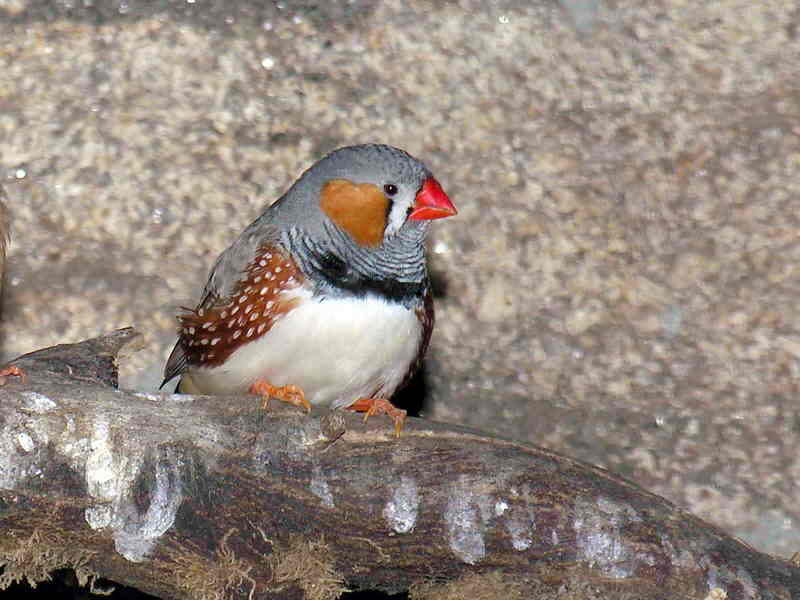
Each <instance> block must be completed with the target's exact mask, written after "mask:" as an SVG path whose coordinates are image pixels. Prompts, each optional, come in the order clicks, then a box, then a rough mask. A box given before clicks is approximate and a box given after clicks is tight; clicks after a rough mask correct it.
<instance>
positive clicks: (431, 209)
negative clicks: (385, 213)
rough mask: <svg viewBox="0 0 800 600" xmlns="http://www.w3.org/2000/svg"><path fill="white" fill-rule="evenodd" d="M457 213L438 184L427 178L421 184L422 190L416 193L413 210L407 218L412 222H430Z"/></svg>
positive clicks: (431, 178)
mask: <svg viewBox="0 0 800 600" xmlns="http://www.w3.org/2000/svg"><path fill="white" fill-rule="evenodd" d="M457 212H458V211H457V210H456V207H455V206H453V203H452V202H450V198H448V197H447V194H445V193H444V190H443V189H442V186H441V185H439V182H438V181H436V180H435V179H434V178H433V177H428V178H427V179H426V180H425V183H423V184H422V189H421V190H420V191H419V192H417V201H416V202H414V210H412V211H411V214H410V215H408V218H409V219H412V220H414V221H430V220H432V219H443V218H444V217H452V216H453V215H454V214H456V213H457Z"/></svg>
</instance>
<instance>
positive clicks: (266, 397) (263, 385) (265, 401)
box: [250, 379, 311, 413]
mask: <svg viewBox="0 0 800 600" xmlns="http://www.w3.org/2000/svg"><path fill="white" fill-rule="evenodd" d="M250 393H251V394H256V395H257V396H261V408H263V409H264V410H267V407H269V401H270V398H277V399H278V400H280V401H281V402H286V403H288V404H291V405H292V406H299V407H300V408H302V409H303V410H305V411H306V412H307V413H308V412H311V404H309V402H308V400H306V395H305V394H304V393H303V390H301V389H300V388H299V387H297V386H296V385H284V386H282V387H275V386H274V385H272V384H271V383H270V382H268V381H264V380H263V379H259V380H258V381H256V382H255V383H254V384H253V385H251V386H250Z"/></svg>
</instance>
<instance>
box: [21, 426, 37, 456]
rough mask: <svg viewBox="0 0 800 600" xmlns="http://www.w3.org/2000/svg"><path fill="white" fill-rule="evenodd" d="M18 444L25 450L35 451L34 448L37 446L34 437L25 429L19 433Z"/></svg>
mask: <svg viewBox="0 0 800 600" xmlns="http://www.w3.org/2000/svg"><path fill="white" fill-rule="evenodd" d="M17 444H19V447H20V448H22V450H23V451H24V452H33V449H34V448H36V443H35V442H34V441H33V438H32V437H31V436H30V435H28V434H27V433H25V432H24V431H23V432H21V433H18V434H17Z"/></svg>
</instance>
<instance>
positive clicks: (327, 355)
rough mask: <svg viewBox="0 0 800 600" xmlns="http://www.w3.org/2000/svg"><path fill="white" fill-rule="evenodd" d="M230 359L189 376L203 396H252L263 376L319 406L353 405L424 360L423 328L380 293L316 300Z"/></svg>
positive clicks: (306, 295) (307, 300)
mask: <svg viewBox="0 0 800 600" xmlns="http://www.w3.org/2000/svg"><path fill="white" fill-rule="evenodd" d="M290 294H291V295H293V296H299V297H300V298H301V299H302V300H303V302H302V303H301V304H300V306H299V307H297V308H296V309H294V310H292V311H291V312H289V313H288V314H286V315H285V316H283V317H281V318H280V319H279V320H278V321H277V322H276V323H275V324H274V325H273V326H272V328H271V329H270V330H269V331H268V332H267V333H266V334H265V335H263V336H262V337H260V338H259V339H257V340H255V341H253V342H250V343H249V344H245V345H244V346H241V347H240V348H238V349H237V350H236V351H235V352H234V353H233V354H232V355H231V356H230V357H229V358H228V360H227V361H225V363H224V364H223V365H221V366H218V367H213V368H211V369H199V370H197V371H192V372H190V373H187V374H185V375H184V378H186V379H188V380H189V381H186V383H187V384H188V385H187V386H186V387H187V391H188V390H189V389H195V390H196V391H197V392H198V393H206V394H222V393H229V394H230V393H245V392H247V391H248V388H249V387H250V386H251V385H252V384H253V382H255V381H256V380H257V379H265V380H266V381H268V382H269V383H271V384H272V385H275V386H282V385H288V384H293V385H297V386H300V387H301V388H302V389H303V391H304V392H305V395H306V398H307V399H308V400H309V402H311V403H312V404H322V405H332V406H333V407H334V408H339V407H342V406H347V405H348V404H350V403H352V402H353V401H355V400H356V399H358V398H360V397H365V396H370V395H372V394H374V393H375V392H376V391H377V392H378V393H379V394H380V395H383V396H386V397H388V396H391V394H392V393H393V392H394V391H395V389H396V388H397V386H399V385H400V383H401V382H402V380H403V378H404V377H405V374H406V372H407V371H408V368H409V366H410V365H411V362H412V361H413V360H414V359H415V358H416V356H417V351H418V349H419V343H420V338H421V336H422V326H421V324H420V322H419V319H418V318H417V316H416V314H415V313H414V311H413V310H409V309H407V308H405V307H403V306H400V305H398V304H394V303H388V302H386V301H385V300H382V299H379V298H375V297H370V296H368V297H365V298H346V299H325V300H324V301H322V302H320V301H317V300H312V299H311V293H310V292H309V291H308V290H304V289H303V290H300V291H294V292H290Z"/></svg>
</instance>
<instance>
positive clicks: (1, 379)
mask: <svg viewBox="0 0 800 600" xmlns="http://www.w3.org/2000/svg"><path fill="white" fill-rule="evenodd" d="M10 375H14V376H15V377H19V378H20V379H22V380H23V381H24V380H25V373H23V372H22V369H20V368H19V367H15V366H13V365H12V366H10V367H6V368H5V369H0V385H5V383H6V377H8V376H10Z"/></svg>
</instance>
